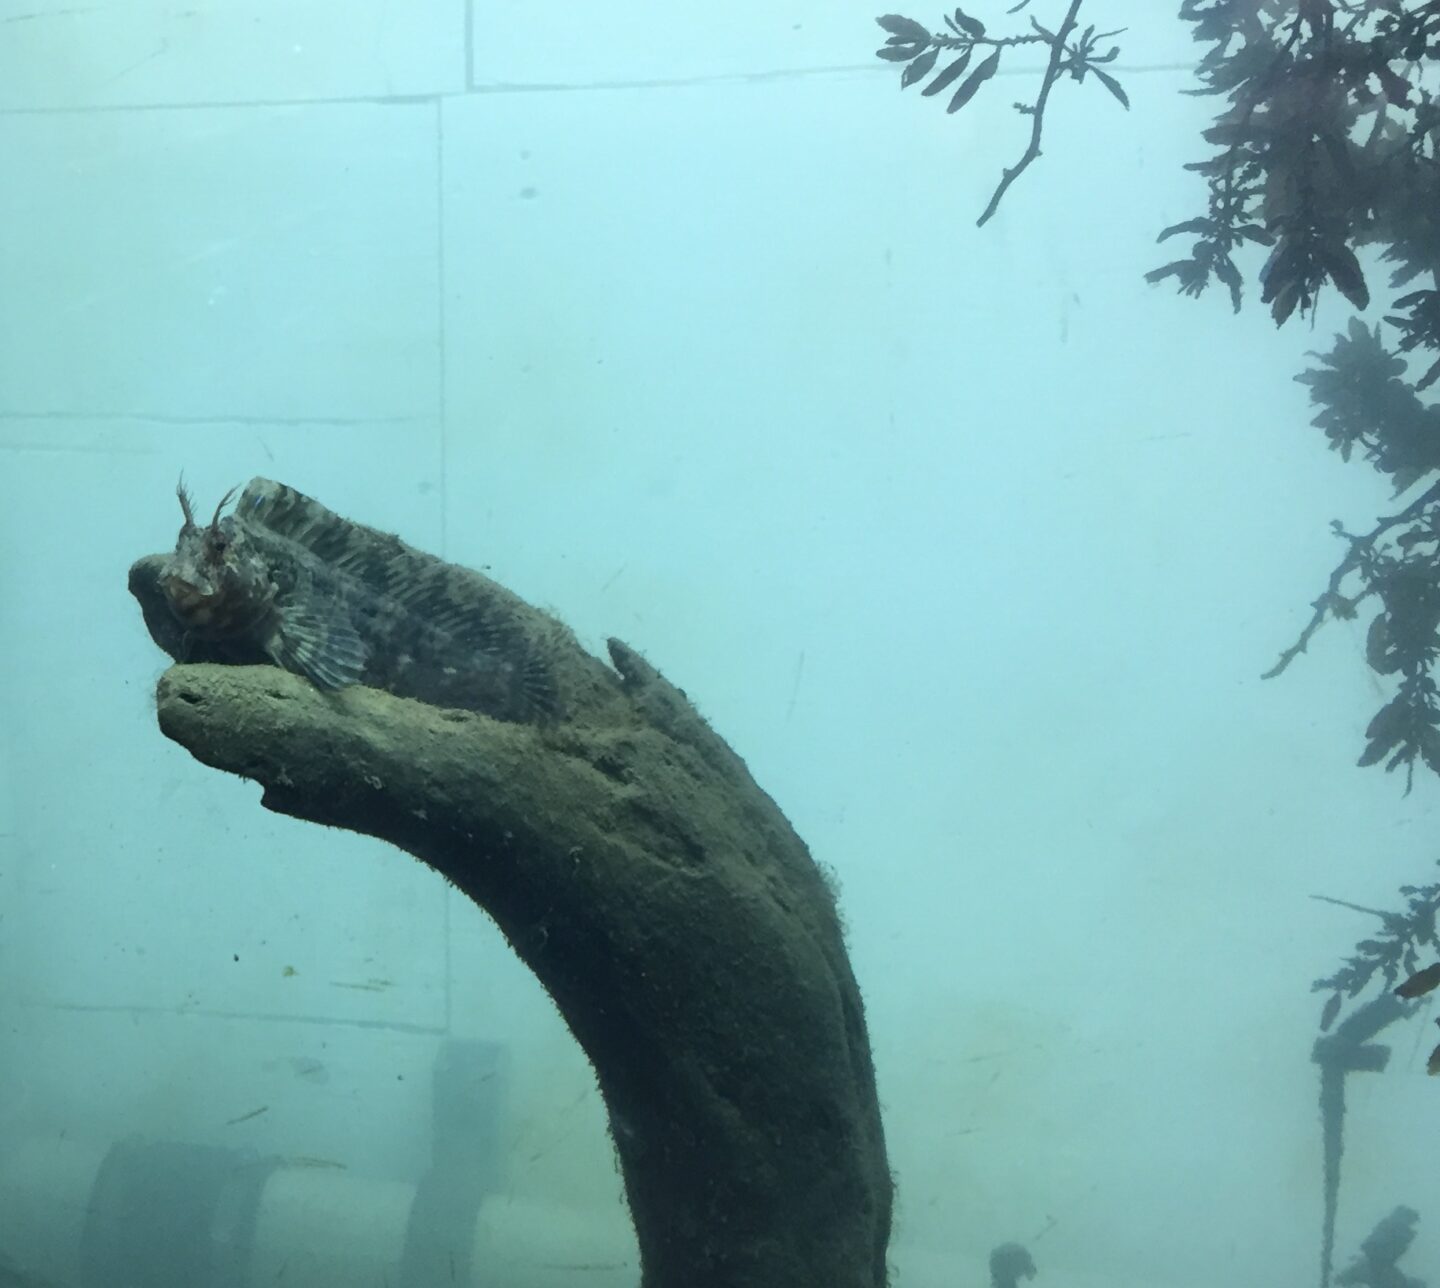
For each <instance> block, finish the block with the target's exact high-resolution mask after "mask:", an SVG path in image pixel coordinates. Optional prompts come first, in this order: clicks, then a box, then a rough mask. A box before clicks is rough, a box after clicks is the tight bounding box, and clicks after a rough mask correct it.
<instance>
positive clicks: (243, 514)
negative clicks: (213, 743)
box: [160, 478, 557, 721]
mask: <svg viewBox="0 0 1440 1288" xmlns="http://www.w3.org/2000/svg"><path fill="white" fill-rule="evenodd" d="M228 500H229V497H228V495H227V497H226V498H225V499H224V500H222V501H221V503H220V505H219V506H218V507H217V508H216V510H215V516H214V518H213V519H211V521H210V522H209V524H207V525H204V526H201V525H199V524H197V523H196V522H195V519H194V515H193V512H192V508H191V504H190V499H189V497H188V495H187V494H186V493H185V491H184V489H183V487H182V488H181V489H180V504H181V509H182V511H183V512H184V516H185V522H184V525H183V526H182V527H181V529H180V535H179V538H178V540H177V541H176V545H175V552H174V553H173V554H172V555H170V556H169V557H168V558H167V559H166V561H165V564H164V566H163V567H162V569H161V570H160V587H161V589H162V591H163V592H164V595H165V600H166V602H167V604H168V605H169V607H170V611H171V612H172V613H173V614H174V616H175V618H176V620H177V622H178V623H179V624H180V626H181V627H182V628H183V630H184V631H185V632H186V633H187V635H189V636H192V637H193V638H194V639H196V640H202V641H205V643H206V644H207V645H208V646H210V648H211V649H212V650H216V651H218V652H220V653H221V654H223V655H225V656H226V657H227V659H229V660H235V661H260V660H268V661H270V662H273V663H274V664H275V665H276V666H280V667H283V668H284V669H285V670H287V671H292V672H294V673H295V674H297V675H303V676H305V677H306V678H307V679H309V680H310V681H311V682H312V683H314V684H315V685H316V686H317V687H318V688H321V689H340V688H344V687H346V686H347V685H351V684H364V685H368V686H370V687H372V688H378V689H385V690H387V691H389V692H391V693H395V694H398V695H399V696H401V697H409V698H416V699H418V700H420V701H421V702H426V703H429V704H430V705H432V706H439V707H458V708H461V709H464V710H470V711H481V712H484V713H486V714H487V715H492V716H496V717H498V718H500V719H504V720H517V721H524V720H532V721H533V720H542V719H546V718H549V717H553V716H554V715H556V714H557V701H556V694H555V687H554V681H553V678H552V675H551V668H550V666H549V664H548V661H547V659H546V656H545V652H544V650H543V648H542V647H541V646H540V644H539V642H538V641H536V640H535V639H533V638H532V636H531V633H530V632H529V631H528V630H527V629H526V627H525V626H524V625H523V624H522V623H521V622H520V620H519V616H518V614H517V613H516V610H515V608H514V604H513V601H512V600H511V599H510V597H509V595H508V592H506V591H504V590H503V589H502V588H501V587H499V586H496V585H495V584H494V583H493V582H490V581H488V579H486V578H483V577H481V576H479V575H478V574H476V573H472V572H470V571H469V570H467V569H464V568H459V567H456V566H455V565H453V564H447V563H445V562H443V561H442V560H439V559H436V558H433V557H432V556H430V555H426V554H423V553H421V552H420V551H418V550H414V549H412V548H411V547H410V546H407V545H406V544H405V543H404V542H402V541H401V540H400V539H399V538H398V537H394V536H391V535H389V534H387V533H383V532H378V531H376V530H375V529H373V528H366V527H364V526H362V525H360V524H357V523H351V522H350V521H349V520H346V519H343V518H341V517H340V516H339V515H337V514H335V513H333V512H332V511H330V510H327V509H326V508H325V507H324V506H323V505H321V504H320V503H319V502H318V501H315V500H313V499H312V498H310V497H308V496H304V495H303V494H301V493H300V492H297V491H296V490H295V489H294V488H291V487H287V486H285V485H284V484H282V483H275V482H272V481H271V480H269V479H259V478H257V479H253V480H251V482H250V483H249V484H248V485H247V486H246V488H245V490H244V491H243V492H242V493H241V494H240V497H239V499H238V500H237V502H236V504H235V509H234V511H233V512H232V513H230V514H228V515H223V516H222V511H223V510H224V507H225V503H226V501H228Z"/></svg>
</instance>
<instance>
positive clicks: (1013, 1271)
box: [990, 1243, 1035, 1288]
mask: <svg viewBox="0 0 1440 1288" xmlns="http://www.w3.org/2000/svg"><path fill="white" fill-rule="evenodd" d="M1033 1278H1035V1262H1034V1260H1033V1259H1032V1258H1031V1256H1030V1254H1029V1253H1028V1252H1026V1251H1025V1249H1024V1248H1023V1247H1021V1246H1020V1244H1018V1243H1002V1244H1001V1245H1000V1246H999V1247H998V1248H996V1249H995V1250H994V1251H993V1252H992V1253H991V1254H990V1284H991V1288H1016V1285H1017V1284H1019V1282H1020V1281H1021V1280H1022V1279H1033Z"/></svg>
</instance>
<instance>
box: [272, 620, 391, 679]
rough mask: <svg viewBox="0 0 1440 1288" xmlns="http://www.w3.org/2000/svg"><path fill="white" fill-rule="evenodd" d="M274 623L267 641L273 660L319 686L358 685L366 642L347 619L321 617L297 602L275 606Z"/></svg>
mask: <svg viewBox="0 0 1440 1288" xmlns="http://www.w3.org/2000/svg"><path fill="white" fill-rule="evenodd" d="M276 608H277V610H278V611H277V612H276V614H275V626H274V628H273V629H272V631H271V633H270V637H269V638H268V639H267V640H266V641H265V651H266V653H268V654H269V655H270V658H271V660H272V661H274V662H275V663H276V664H277V665H279V666H282V667H284V668H285V670H287V671H293V672H294V673H295V674H296V675H303V676H304V677H305V678H306V679H307V680H309V681H310V683H311V684H313V685H314V686H315V687H316V688H317V689H326V690H329V689H343V688H344V687H345V686H346V685H349V684H358V683H359V682H360V677H361V676H362V675H364V673H365V659H366V653H365V645H364V643H363V642H362V641H361V639H360V636H359V635H357V634H356V633H355V628H354V627H353V626H351V624H350V623H349V622H348V621H346V620H345V619H344V618H339V617H334V618H322V617H320V616H319V615H317V614H316V613H315V612H313V611H312V610H310V609H308V608H305V607H303V606H300V605H298V604H294V603H283V602H282V603H279V604H277V605H276Z"/></svg>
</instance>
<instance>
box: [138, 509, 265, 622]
mask: <svg viewBox="0 0 1440 1288" xmlns="http://www.w3.org/2000/svg"><path fill="white" fill-rule="evenodd" d="M176 491H177V494H178V495H179V497H180V510H181V513H182V514H183V515H184V516H185V522H184V523H183V524H182V525H181V528H180V535H179V536H178V537H177V538H176V541H175V551H174V553H173V554H171V555H170V557H169V558H168V559H166V561H165V564H164V566H163V567H162V568H161V570H160V588H161V590H162V591H163V592H164V594H165V600H166V602H167V603H168V604H169V605H170V611H171V612H172V613H174V614H175V617H176V619H177V620H178V621H179V622H180V623H181V624H182V625H184V627H185V629H186V630H188V631H191V632H193V633H194V634H196V635H198V636H201V637H203V638H208V639H232V638H236V637H239V636H243V635H246V634H248V633H250V632H253V631H254V629H255V628H256V627H257V626H259V625H260V624H262V623H263V622H265V621H267V620H268V619H269V617H270V614H271V612H272V610H273V608H274V603H275V585H274V583H273V581H272V580H271V578H270V573H269V569H268V568H267V567H266V565H265V562H264V560H263V559H261V558H260V556H259V553H258V552H257V551H256V550H255V549H254V548H253V546H252V545H251V543H250V542H249V541H248V540H247V539H246V536H245V531H244V528H243V527H242V526H241V525H240V524H239V523H238V522H237V521H236V519H235V517H234V516H233V515H227V516H225V517H223V518H222V517H221V515H222V512H223V511H224V509H225V506H226V504H227V503H228V502H229V500H230V498H231V497H232V496H234V495H235V489H234V488H231V489H230V491H229V492H227V493H226V494H225V495H224V496H223V497H221V498H220V504H219V505H217V506H216V507H215V515H214V517H213V518H212V519H211V520H210V522H209V523H207V524H204V525H203V526H202V525H200V524H198V523H196V522H195V514H194V510H193V508H192V506H191V501H190V494H189V493H188V492H187V491H186V490H185V485H184V483H183V482H182V483H181V484H180V486H179V487H178V488H177V489H176Z"/></svg>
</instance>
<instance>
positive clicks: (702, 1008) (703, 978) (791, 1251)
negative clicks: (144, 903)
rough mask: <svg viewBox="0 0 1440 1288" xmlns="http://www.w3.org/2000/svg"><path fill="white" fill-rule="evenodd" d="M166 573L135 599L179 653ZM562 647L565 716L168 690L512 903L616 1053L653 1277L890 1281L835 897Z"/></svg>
mask: <svg viewBox="0 0 1440 1288" xmlns="http://www.w3.org/2000/svg"><path fill="white" fill-rule="evenodd" d="M157 567H158V561H157V560H153V559H151V560H142V561H141V562H140V563H139V564H137V565H136V566H135V567H134V569H132V572H131V589H132V591H133V592H134V593H135V595H136V597H137V598H138V599H139V600H140V603H141V605H142V608H144V609H145V612H146V618H147V621H148V622H149V623H150V624H151V626H152V633H154V634H155V635H156V639H157V642H159V643H160V644H161V646H162V647H166V648H169V649H170V650H171V651H172V652H173V651H174V649H175V646H176V645H177V640H176V639H175V638H174V637H173V635H172V636H167V635H166V632H165V629H164V621H165V615H164V609H163V604H161V602H160V600H159V599H158V598H157V596H158V590H157V586H156V582H155V575H156V569H157ZM526 611H529V612H533V611H534V610H526ZM535 616H536V619H537V620H540V619H541V617H542V615H540V614H535ZM543 620H544V621H548V620H549V619H543ZM556 639H557V641H558V643H557V645H556V648H555V653H556V655H557V656H556V665H557V670H558V673H559V678H560V682H561V687H562V691H563V692H564V693H565V695H566V702H567V718H566V719H565V720H564V721H563V722H560V723H557V724H554V725H550V726H536V725H528V724H515V723H505V722H502V721H499V720H495V719H491V718H489V717H487V716H484V715H478V714H474V713H470V712H462V711H450V710H442V709H438V708H434V707H429V706H426V705H423V704H421V703H419V702H415V701H411V700H408V699H404V698H398V697H394V696H391V695H390V694H387V693H382V692H379V691H377V690H373V689H366V688H360V687H358V686H357V687H352V688H349V689H346V690H343V691H341V692H339V693H335V694H324V693H321V692H319V691H317V690H316V689H314V688H313V687H312V686H311V685H310V684H308V683H307V682H306V681H305V680H302V679H300V678H298V677H296V676H293V675H290V674H288V673H286V672H284V671H280V670H277V669H275V668H273V667H268V666H233V665H218V664H215V663H210V662H202V663H191V664H186V665H179V666H175V667H172V668H171V669H170V670H169V671H167V672H166V673H165V675H164V676H163V677H162V678H161V681H160V685H159V694H158V713H159V720H160V728H161V730H162V731H163V732H164V733H165V735H166V736H167V737H170V738H172V739H174V740H175V741H176V742H178V743H180V744H181V745H182V746H184V747H185V748H187V749H188V750H189V751H190V752H191V753H192V754H193V755H194V756H195V757H196V758H197V759H198V760H201V761H203V762H204V763H205V764H207V765H211V766H213V767H215V768H217V769H221V770H224V771H226V772H228V773H234V774H240V775H243V776H244V777H247V778H251V779H254V780H255V781H256V782H258V783H260V784H261V786H262V788H263V791H264V795H263V802H264V804H265V806H266V807H267V808H269V809H272V810H276V811H278V812H280V813H284V814H289V815H292V816H293V817H296V818H302V819H309V820H311V821H313V822H317V823H324V824H327V825H329V826H333V827H342V828H347V829H349V830H351V831H355V832H363V833H366V834H369V835H372V836H377V837H381V838H383V839H385V840H387V841H390V842H391V843H393V844H395V845H397V846H399V847H401V848H402V849H404V850H407V851H409V852H410V853H411V854H413V855H415V856H416V857H417V858H419V859H421V860H423V861H424V862H425V863H427V864H429V865H430V866H431V867H433V868H435V869H436V870H437V871H438V872H440V873H442V874H443V875H444V876H445V877H446V878H448V879H449V880H450V881H452V882H453V883H454V884H455V885H456V886H458V887H459V888H460V889H461V890H463V891H464V892H465V893H466V894H467V895H469V896H470V897H471V898H472V899H473V900H474V901H475V902H476V903H478V904H479V905H480V906H481V907H482V908H484V909H485V910H486V911H487V912H488V913H489V914H490V915H491V916H492V917H493V918H494V920H495V922H496V923H497V924H498V925H499V927H500V929H501V931H502V932H503V933H504V934H505V936H506V938H507V939H508V940H509V942H510V944H511V945H512V946H513V947H514V949H515V951H516V952H517V953H518V954H519V955H520V957H521V958H522V960H524V961H525V962H526V964H527V965H529V966H530V968H531V969H532V970H533V971H534V972H535V974H536V976H537V977H538V978H539V979H540V981H541V983H542V984H543V985H544V986H545V988H546V989H547V990H548V992H549V993H550V995H551V997H553V998H554V1000H555V1003H556V1005H557V1006H558V1007H559V1008H560V1011H561V1013H562V1015H563V1016H564V1018H565V1020H566V1022H567V1024H568V1025H569V1027H570V1029H571V1031H572V1032H573V1033H574V1034H575V1037H576V1038H577V1040H578V1041H579V1042H580V1044H581V1046H582V1047H583V1048H584V1050H585V1052H586V1054H587V1055H588V1056H589V1058H590V1060H591V1063H592V1064H593V1066H594V1069H595V1073H596V1077H597V1079H598V1081H599V1085H600V1088H601V1091H602V1094H603V1096H604V1099H605V1104H606V1106H607V1108H608V1110H609V1114H610V1123H611V1131H612V1136H613V1138H614V1142H615V1148H616V1151H617V1153H618V1155H619V1159H620V1163H621V1167H622V1170H623V1173H624V1179H625V1187H626V1192H627V1194H628V1197H629V1202H630V1209H631V1213H632V1217H633V1219H634V1223H635V1228H636V1233H637V1236H638V1241H639V1246H640V1252H641V1262H642V1267H643V1278H642V1284H643V1285H644V1288H741V1286H742V1285H743V1286H744V1288H782V1286H783V1288H795V1286H796V1285H808V1284H824V1285H826V1286H827V1288H881V1286H882V1285H883V1284H884V1283H885V1279H886V1271H885V1250H886V1244H887V1241H888V1237H889V1229H890V1213H891V1181H890V1174H889V1170H888V1167H887V1164H886V1157H885V1146H884V1138H883V1134H882V1130H881V1122H880V1115H879V1109H878V1104H877V1100H876V1094H875V1081H874V1071H873V1067H872V1064H871V1057H870V1049H869V1043H868V1039H867V1035H866V1029H865V1021H864V1016H863V1012H862V1009H861V1001H860V993H859V989H858V987H857V985H856V982H855V979H854V976H853V974H852V972H851V969H850V965H849V961H848V959H847V956H846V953H845V948H844V944H843V940H842V934H841V928H840V923H839V919H838V916H837V913H836V909H835V901H834V897H833V894H832V892H831V890H830V889H829V888H828V886H827V885H826V882H825V880H824V879H823V877H822V875H821V873H820V871H819V870H818V869H817V868H816V866H815V864H814V863H813V862H812V860H811V858H810V855H809V853H808V852H807V850H806V848H805V846H804V844H803V843H802V842H801V841H800V839H799V838H798V837H797V836H796V835H795V833H794V831H793V830H792V829H791V828H790V826H789V824H788V823H787V822H786V820H785V818H784V816H783V815H782V814H781V812H780V810H779V809H778V808H777V807H776V805H775V803H774V802H773V801H772V800H771V799H770V798H769V797H768V796H766V795H765V793H764V792H763V791H761V790H760V788H759V787H758V786H757V785H756V784H755V783H754V781H753V780H752V779H751V777H750V775H749V773H748V771H747V770H746V768H745V766H744V764H743V762H742V761H741V760H740V758H739V757H738V756H736V755H735V754H734V753H733V752H732V751H731V750H730V748H729V747H728V746H727V745H726V744H725V743H724V742H723V740H721V739H720V738H719V737H717V736H716V735H715V734H714V733H713V732H712V731H711V730H710V729H709V727H708V726H707V725H706V724H705V723H704V721H703V720H701V719H700V717H699V716H698V715H697V714H696V713H695V711H694V709H693V708H692V707H691V705H690V704H689V702H688V701H686V699H685V696H684V694H683V693H681V692H680V691H679V690H678V689H676V688H674V687H673V686H672V685H670V684H669V683H668V682H667V681H666V680H664V679H663V678H662V677H661V676H660V675H659V674H658V673H657V672H656V671H655V670H654V669H653V668H651V667H650V666H649V665H648V664H647V663H645V662H644V661H643V660H642V659H641V658H640V657H639V656H638V655H637V654H636V653H634V652H633V651H632V650H630V649H629V648H627V647H626V646H625V645H623V644H620V643H619V642H618V641H611V644H610V652H611V660H612V662H613V664H614V668H615V669H614V670H613V671H612V670H611V669H610V668H609V667H606V666H604V665H603V664H601V663H600V662H598V661H597V660H596V659H594V658H592V657H590V656H589V655H588V654H586V653H584V652H583V651H582V650H581V649H580V648H579V647H578V645H575V644H574V642H573V640H572V639H571V638H570V637H569V636H568V634H564V635H557V636H556Z"/></svg>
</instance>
